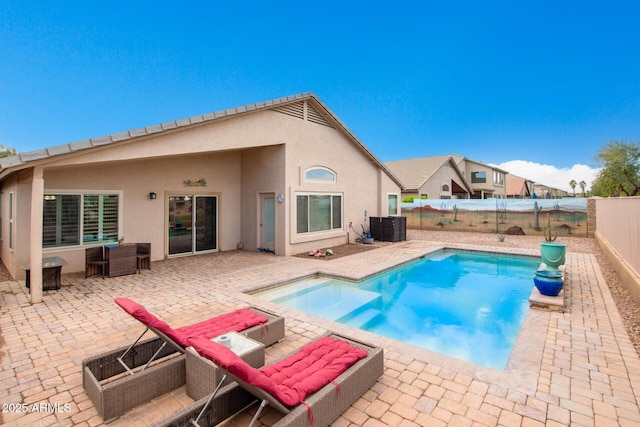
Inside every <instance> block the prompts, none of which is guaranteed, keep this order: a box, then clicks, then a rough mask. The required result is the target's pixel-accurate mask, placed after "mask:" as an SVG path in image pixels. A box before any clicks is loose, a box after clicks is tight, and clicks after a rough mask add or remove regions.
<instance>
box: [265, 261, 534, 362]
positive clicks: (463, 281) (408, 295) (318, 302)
mask: <svg viewBox="0 0 640 427" xmlns="http://www.w3.org/2000/svg"><path fill="white" fill-rule="evenodd" d="M539 264H540V260H539V259H536V258H533V257H518V256H509V255H499V254H493V253H483V252H468V251H463V252H460V251H458V252H456V251H451V250H444V251H439V252H436V253H434V254H432V255H429V256H427V257H425V258H422V259H420V260H416V261H413V262H411V263H408V264H404V265H402V266H399V267H396V268H394V269H393V270H389V271H387V272H385V273H382V274H379V275H376V276H374V277H372V278H370V279H367V280H364V281H361V282H358V283H353V282H348V281H342V280H338V279H333V278H327V277H316V278H312V279H305V280H302V281H298V282H295V283H291V284H287V285H283V286H280V287H276V288H271V289H268V290H266V291H262V292H259V293H256V294H254V295H255V296H258V297H260V298H264V299H267V300H269V301H273V302H276V303H278V304H282V305H285V306H287V307H291V308H294V309H297V310H300V311H303V312H306V313H309V314H313V315H316V316H319V317H323V318H325V319H329V320H333V321H336V322H340V323H343V324H346V325H350V326H353V327H356V328H360V329H363V330H366V331H369V332H373V333H376V334H378V335H383V336H385V337H389V338H393V339H396V340H398V341H402V342H405V343H408V344H412V345H414V346H417V347H421V348H425V349H428V350H432V351H435V352H438V353H442V354H445V355H448V356H451V357H455V358H459V359H463V360H466V361H469V362H472V363H475V364H478V365H482V366H486V367H488V368H492V369H497V370H503V369H504V367H505V365H506V363H507V361H508V359H509V355H510V354H511V350H512V348H513V345H514V343H515V341H516V338H517V336H518V333H519V331H520V328H521V326H522V322H523V321H524V317H525V315H526V313H527V311H528V309H529V302H528V298H529V295H530V293H531V289H532V287H533V276H534V272H535V270H536V269H537V268H538V266H539Z"/></svg>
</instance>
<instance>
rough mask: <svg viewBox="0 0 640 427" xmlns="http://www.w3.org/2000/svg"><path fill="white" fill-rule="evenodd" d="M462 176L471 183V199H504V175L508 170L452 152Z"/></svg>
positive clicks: (505, 192) (505, 187) (505, 191)
mask: <svg viewBox="0 0 640 427" xmlns="http://www.w3.org/2000/svg"><path fill="white" fill-rule="evenodd" d="M451 157H453V158H454V159H455V161H456V163H457V164H458V168H459V169H460V170H461V171H462V173H463V175H464V177H465V178H466V179H467V180H468V181H469V182H470V183H471V188H472V189H473V193H472V194H471V198H472V199H492V198H495V199H504V198H506V197H507V186H506V181H505V175H506V174H507V173H509V172H507V171H505V170H502V169H499V168H497V167H495V166H491V165H487V164H485V163H480V162H476V161H475V160H470V159H467V158H466V157H464V156H460V155H457V154H452V155H451Z"/></svg>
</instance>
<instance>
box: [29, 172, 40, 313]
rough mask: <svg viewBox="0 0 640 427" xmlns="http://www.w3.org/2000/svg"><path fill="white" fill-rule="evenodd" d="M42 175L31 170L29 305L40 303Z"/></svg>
mask: <svg viewBox="0 0 640 427" xmlns="http://www.w3.org/2000/svg"><path fill="white" fill-rule="evenodd" d="M43 197H44V174H43V169H42V168H41V167H35V168H33V178H32V180H31V229H30V231H31V232H30V235H31V240H30V244H29V260H30V261H29V269H30V270H31V271H30V274H31V277H30V292H31V304H36V303H40V302H42V208H43V202H42V200H43Z"/></svg>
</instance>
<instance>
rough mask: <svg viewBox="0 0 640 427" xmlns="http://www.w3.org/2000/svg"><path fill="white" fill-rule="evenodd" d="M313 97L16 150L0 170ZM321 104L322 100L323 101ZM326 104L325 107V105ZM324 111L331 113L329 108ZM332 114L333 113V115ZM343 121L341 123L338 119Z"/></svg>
mask: <svg viewBox="0 0 640 427" xmlns="http://www.w3.org/2000/svg"><path fill="white" fill-rule="evenodd" d="M306 98H314V99H315V100H316V101H317V102H318V103H320V104H322V102H321V101H320V100H319V99H318V98H317V97H316V96H315V95H314V94H313V93H311V92H303V93H300V94H296V95H291V96H285V97H282V98H277V99H272V100H269V101H263V102H257V103H254V104H249V105H244V106H241V107H235V108H228V109H226V110H221V111H216V112H213V113H208V114H201V115H198V116H193V117H188V118H185V119H179V120H172V121H169V122H164V123H160V124H157V125H152V126H146V127H143V128H139V129H133V130H129V131H124V132H118V133H113V134H110V135H106V136H101V137H97V138H90V139H86V140H83V141H77V142H71V143H68V144H63V145H58V146H53V147H47V148H44V149H41V150H36V151H29V152H26V153H19V154H17V155H15V156H11V157H5V158H3V159H0V171H2V170H4V169H8V168H11V167H15V166H20V165H24V164H26V163H29V162H32V161H35V160H41V159H46V158H50V157H54V156H59V155H63V154H69V153H73V152H77V151H81V150H86V149H90V148H94V147H99V146H104V145H109V144H113V143H115V142H121V141H126V140H130V139H134V138H138V137H141V136H148V135H152V134H155V133H160V132H165V131H168V130H172V129H178V128H183V127H188V126H192V125H194V124H198V123H203V122H208V121H213V120H217V119H220V118H224V117H230V116H234V115H238V114H242V113H246V112H249V111H254V110H260V109H267V108H272V107H273V106H275V105H279V104H284V103H287V102H291V101H296V100H301V99H306ZM322 105H323V106H324V104H322ZM325 108H326V107H325ZM326 109H327V112H329V113H330V114H332V115H333V113H331V112H330V110H329V109H328V108H326ZM334 118H335V116H334ZM340 124H341V125H342V123H340Z"/></svg>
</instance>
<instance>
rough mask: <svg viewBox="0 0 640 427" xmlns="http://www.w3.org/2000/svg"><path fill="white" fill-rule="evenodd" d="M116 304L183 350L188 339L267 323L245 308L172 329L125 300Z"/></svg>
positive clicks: (133, 303)
mask: <svg viewBox="0 0 640 427" xmlns="http://www.w3.org/2000/svg"><path fill="white" fill-rule="evenodd" d="M115 302H116V304H118V305H119V306H120V307H121V308H122V309H123V310H124V311H126V312H127V313H129V314H130V315H131V316H133V317H134V318H136V319H137V320H139V321H140V322H142V323H144V324H145V325H147V326H149V327H152V328H155V329H157V330H159V331H160V332H162V333H163V334H165V335H167V336H168V337H169V338H171V339H172V340H174V341H175V342H177V343H178V344H180V346H182V347H183V348H185V347H187V346H188V345H189V342H188V339H189V338H190V337H204V338H213V337H217V336H218V335H222V334H224V333H227V332H232V331H234V332H240V331H244V330H245V329H248V328H251V327H253V326H256V325H260V324H262V323H265V322H267V321H268V320H269V319H268V318H267V317H265V316H263V315H261V314H258V313H256V312H255V311H251V310H249V309H246V308H241V309H239V310H236V311H234V312H232V313H225V314H221V315H220V316H216V317H212V318H211V319H208V320H204V321H202V322H199V323H194V324H193V325H187V326H182V327H180V328H177V329H173V328H172V327H171V326H169V324H168V323H166V322H163V321H162V320H160V319H158V318H157V317H156V316H154V315H153V314H151V313H149V311H147V309H146V308H144V307H143V306H142V305H140V304H138V303H137V302H135V301H132V300H130V299H127V298H116V299H115Z"/></svg>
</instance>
